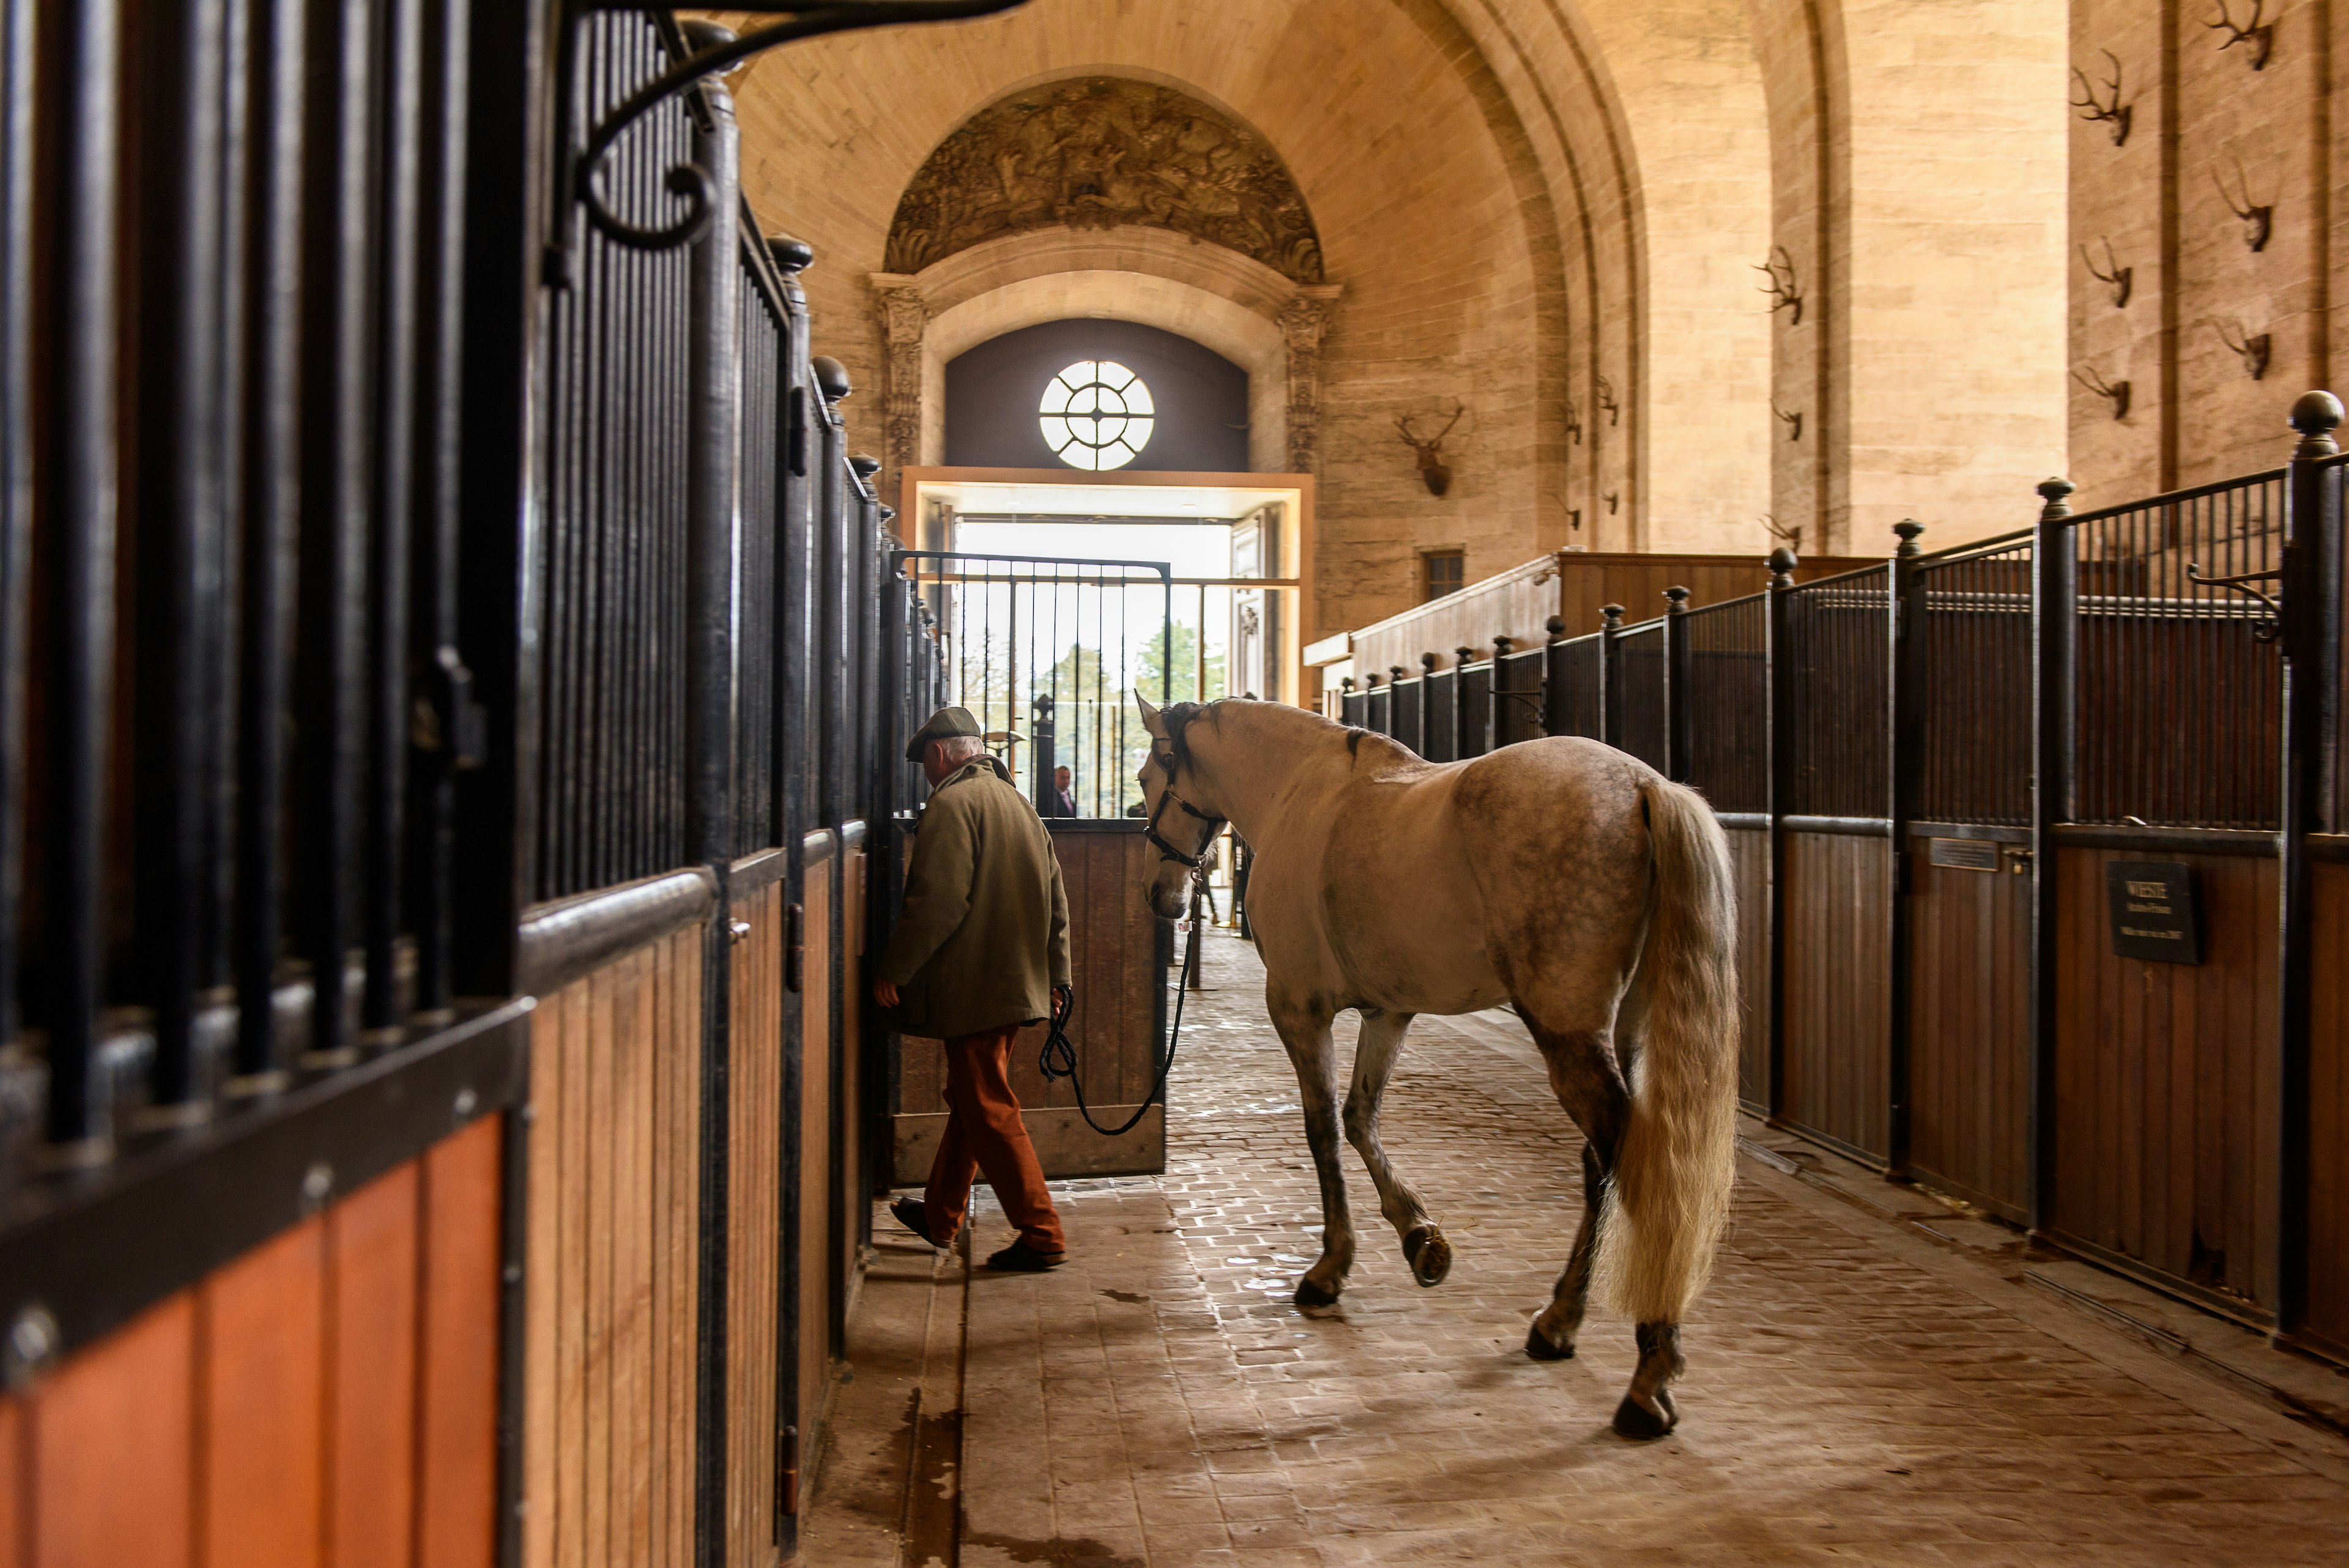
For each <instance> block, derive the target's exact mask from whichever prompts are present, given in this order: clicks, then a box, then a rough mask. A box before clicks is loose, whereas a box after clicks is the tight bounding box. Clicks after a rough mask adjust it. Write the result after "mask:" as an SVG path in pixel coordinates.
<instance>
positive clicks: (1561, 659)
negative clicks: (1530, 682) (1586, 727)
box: [1541, 615, 1568, 735]
mask: <svg viewBox="0 0 2349 1568" xmlns="http://www.w3.org/2000/svg"><path fill="white" fill-rule="evenodd" d="M1542 630H1544V631H1545V632H1547V633H1548V634H1549V640H1548V641H1547V643H1545V644H1544V645H1543V647H1542V706H1541V727H1542V733H1543V734H1545V735H1563V734H1565V733H1566V732H1567V726H1568V719H1567V713H1566V701H1567V692H1566V618H1565V617H1564V616H1562V615H1554V616H1552V617H1550V618H1548V619H1547V620H1546V621H1544V622H1542Z"/></svg>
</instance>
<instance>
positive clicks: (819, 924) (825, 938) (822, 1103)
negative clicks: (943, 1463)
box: [792, 846, 833, 1462]
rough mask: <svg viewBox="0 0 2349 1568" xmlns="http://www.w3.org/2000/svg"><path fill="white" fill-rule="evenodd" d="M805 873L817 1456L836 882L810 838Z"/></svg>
mask: <svg viewBox="0 0 2349 1568" xmlns="http://www.w3.org/2000/svg"><path fill="white" fill-rule="evenodd" d="M810 847H811V854H810V855H809V857H808V867H807V876H806V878H805V881H804V885H803V887H802V891H801V899H802V903H803V905H804V906H805V909H806V916H805V918H804V919H803V920H802V930H803V931H804V932H805V935H806V941H807V951H806V956H805V958H804V959H803V960H802V964H801V974H802V976H803V979H802V990H801V992H800V1020H801V1023H800V1028H801V1047H800V1050H801V1067H800V1103H799V1105H798V1106H796V1107H795V1108H794V1109H793V1112H792V1114H794V1115H796V1116H798V1117H799V1119H800V1168H799V1189H798V1202H799V1206H800V1255H799V1259H798V1262H799V1293H800V1320H799V1321H800V1343H799V1345H798V1347H797V1354H798V1355H799V1358H800V1378H799V1390H800V1408H799V1412H798V1416H799V1419H798V1426H799V1429H800V1453H801V1455H802V1461H803V1462H804V1460H805V1459H806V1458H808V1457H812V1455H813V1454H814V1453H815V1451H816V1447H817V1443H818V1434H819V1432H820V1430H821V1429H822V1426H823V1407H824V1401H825V1397H826V1395H827V1394H828V1393H829V1392H830V1388H831V1382H832V1311H831V1301H830V1297H829V1281H830V1277H831V1271H830V1270H829V1269H828V1268H827V1267H826V1266H825V1260H826V1258H827V1257H828V1256H829V1254H830V1252H831V1248H832V1227H831V1224H830V1214H829V1207H830V1196H829V1195H830V1193H831V1190H832V1178H831V1173H832V1116H831V1109H830V1107H831V1102H832V1065H833V1050H832V1034H831V1029H832V1025H831V1018H832V975H833V969H832V953H831V931H832V883H833V863H832V857H830V855H829V854H824V855H823V857H821V858H819V857H818V856H817V854H816V853H814V846H810Z"/></svg>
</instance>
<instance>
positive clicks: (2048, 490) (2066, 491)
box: [2039, 475, 2078, 521]
mask: <svg viewBox="0 0 2349 1568" xmlns="http://www.w3.org/2000/svg"><path fill="white" fill-rule="evenodd" d="M2077 488H2078V486H2076V485H2075V484H2074V483H2072V482H2071V481H2070V480H2068V479H2064V478H2063V477H2061V476H2060V475H2059V476H2057V477H2056V478H2054V479H2043V480H2041V481H2040V482H2039V499H2040V500H2041V501H2042V502H2043V503H2044V504H2043V505H2042V506H2041V507H2040V508H2039V515H2040V518H2041V520H2042V521H2053V520H2054V519H2055V518H2058V517H2069V516H2070V515H2072V504H2071V503H2070V502H2069V501H2067V500H2065V499H2064V498H2065V497H2066V496H2068V495H2070V494H2071V493H2072V492H2073V491H2074V490H2075V489H2077Z"/></svg>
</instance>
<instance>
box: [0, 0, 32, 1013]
mask: <svg viewBox="0 0 2349 1568" xmlns="http://www.w3.org/2000/svg"><path fill="white" fill-rule="evenodd" d="M36 47H37V40H36V35H35V25H34V9H33V7H32V6H31V5H23V4H16V5H6V6H5V7H0V1049H5V1048H6V1047H7V1046H8V1045H10V1044H13V1043H14V1042H15V1040H16V1031H17V1024H18V1001H17V996H18V990H17V988H18V986H19V984H20V983H21V979H22V977H21V975H20V972H19V955H18V949H17V944H18V942H19V941H20V940H22V938H21V934H20V933H21V932H22V929H23V926H24V919H23V909H24V896H25V894H24V886H25V884H24V877H25V863H24V857H25V828H24V817H23V812H24V800H25V784H26V776H25V775H26V756H25V752H26V744H25V742H26V708H27V703H26V696H27V684H28V683H27V680H26V649H27V647H28V645H29V641H30V639H29V637H28V621H29V619H30V616H31V611H32V599H31V585H30V582H29V580H28V579H29V578H30V576H31V574H32V568H33V505H34V498H33V403H32V396H33V378H32V363H33V353H32V338H33V252H34V231H33V125H34V107H35V90H36V89H35V84H34V78H33V62H34V56H35V53H36Z"/></svg>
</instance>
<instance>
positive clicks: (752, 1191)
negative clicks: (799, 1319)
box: [726, 882, 784, 1563]
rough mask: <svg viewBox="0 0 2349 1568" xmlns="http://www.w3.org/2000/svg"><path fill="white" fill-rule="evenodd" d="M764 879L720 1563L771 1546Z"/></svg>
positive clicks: (775, 917)
mask: <svg viewBox="0 0 2349 1568" xmlns="http://www.w3.org/2000/svg"><path fill="white" fill-rule="evenodd" d="M783 890H784V889H783V884H781V883H780V882H776V883H770V884H769V885H768V886H767V887H766V888H761V890H760V891H759V892H758V893H756V894H753V895H752V896H751V897H750V898H745V899H741V900H739V901H737V902H736V903H735V905H734V909H733V918H734V919H735V920H736V921H738V922H740V923H742V924H745V925H747V926H748V927H749V928H750V929H749V931H748V933H747V934H744V935H743V936H742V937H741V939H740V940H738V941H736V942H735V944H734V947H733V957H734V962H733V966H732V985H733V999H732V1001H733V1005H732V1010H731V1012H730V1018H731V1024H732V1038H731V1039H730V1042H729V1055H730V1060H729V1075H730V1085H731V1086H730V1093H729V1097H728V1102H727V1119H728V1132H729V1138H730V1147H731V1156H730V1167H729V1176H728V1191H729V1194H730V1209H731V1211H730V1213H729V1215H728V1217H727V1231H728V1248H729V1251H728V1276H727V1298H728V1299H727V1308H726V1353H727V1370H726V1377H727V1463H726V1490H727V1503H726V1535H727V1542H726V1561H727V1562H728V1563H765V1562H767V1561H769V1560H770V1558H771V1555H772V1552H773V1540H774V1510H773V1501H774V1467H775V1458H776V1456H775V1428H776V1421H775V1352H776V1345H775V1329H776V1305H777V1303H776V1292H777V1289H778V1286H779V1284H780V1282H781V1253H780V1251H779V1241H780V1238H781V1215H780V1214H779V1213H778V1212H777V1209H776V1205H777V1202H778V1199H779V1191H780V1186H781V1169H780V1166H779V1163H778V1160H779V1157H780V1154H781V1134H782V1117H783V1115H784V1107H783V1104H782V1075H781V1069H782V1057H781V1044H782V1040H781V1030H782V1015H781V1000H780V999H781V991H782V942H783V930H782V926H783V922H782V919H781V908H782V894H783Z"/></svg>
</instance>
